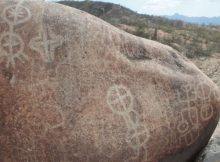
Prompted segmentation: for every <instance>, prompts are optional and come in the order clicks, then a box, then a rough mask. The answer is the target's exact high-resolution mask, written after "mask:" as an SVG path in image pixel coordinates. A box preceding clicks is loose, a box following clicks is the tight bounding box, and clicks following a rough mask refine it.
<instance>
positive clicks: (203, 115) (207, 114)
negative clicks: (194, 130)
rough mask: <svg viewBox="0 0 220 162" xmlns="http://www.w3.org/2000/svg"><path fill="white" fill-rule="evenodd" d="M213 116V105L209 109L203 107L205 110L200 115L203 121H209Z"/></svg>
mask: <svg viewBox="0 0 220 162" xmlns="http://www.w3.org/2000/svg"><path fill="white" fill-rule="evenodd" d="M213 114H214V108H213V106H212V105H211V106H209V107H203V109H201V111H200V115H201V118H202V120H203V121H207V120H209V119H211V118H212V116H213Z"/></svg>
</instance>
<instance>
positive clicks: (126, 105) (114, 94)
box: [107, 85, 150, 159]
mask: <svg viewBox="0 0 220 162" xmlns="http://www.w3.org/2000/svg"><path fill="white" fill-rule="evenodd" d="M133 102H134V97H133V95H132V94H131V92H130V90H128V89H127V88H126V87H125V86H123V85H113V86H112V87H111V88H110V89H109V90H108V93H107V103H108V105H109V108H110V109H111V110H112V112H114V113H115V114H117V115H120V116H122V117H123V119H124V121H125V124H126V126H127V135H126V142H127V143H128V145H129V146H130V147H131V148H132V149H133V150H134V152H135V154H136V156H135V157H134V158H138V157H139V155H140V149H141V148H145V147H146V143H147V142H148V140H149V138H150V135H149V131H148V129H147V128H146V126H145V125H143V124H142V123H141V122H140V115H139V114H138V112H137V111H136V110H134V108H133V106H134V105H133ZM145 156H147V155H146V154H145ZM146 159H147V158H146Z"/></svg>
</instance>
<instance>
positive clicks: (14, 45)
mask: <svg viewBox="0 0 220 162" xmlns="http://www.w3.org/2000/svg"><path fill="white" fill-rule="evenodd" d="M0 45H1V47H2V49H3V50H5V51H6V52H7V53H8V54H9V55H17V54H19V53H21V52H22V51H23V50H24V42H23V40H22V39H21V37H20V36H19V35H18V34H16V33H10V32H6V33H4V34H2V35H1V37H0Z"/></svg>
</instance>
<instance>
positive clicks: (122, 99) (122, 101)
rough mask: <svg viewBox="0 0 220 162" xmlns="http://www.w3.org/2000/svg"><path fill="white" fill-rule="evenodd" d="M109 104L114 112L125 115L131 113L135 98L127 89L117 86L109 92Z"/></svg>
mask: <svg viewBox="0 0 220 162" xmlns="http://www.w3.org/2000/svg"><path fill="white" fill-rule="evenodd" d="M107 103H108V105H109V107H110V108H111V110H112V111H113V112H115V113H116V114H118V115H123V114H125V113H128V112H130V111H131V109H132V106H133V96H132V95H131V92H130V91H129V90H128V89H127V88H126V87H124V86H122V85H115V86H113V87H111V88H110V89H109V91H108V94H107Z"/></svg>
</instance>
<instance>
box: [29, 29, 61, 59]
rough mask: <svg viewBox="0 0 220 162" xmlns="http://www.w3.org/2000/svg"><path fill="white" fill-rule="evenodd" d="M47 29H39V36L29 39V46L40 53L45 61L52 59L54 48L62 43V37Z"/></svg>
mask: <svg viewBox="0 0 220 162" xmlns="http://www.w3.org/2000/svg"><path fill="white" fill-rule="evenodd" d="M47 30H48V29H45V30H41V32H40V33H39V36H38V37H36V38H33V39H32V40H31V41H30V44H29V46H30V48H31V49H32V50H34V51H37V52H39V53H40V55H41V57H42V59H43V60H44V61H45V62H46V63H51V62H53V61H54V57H55V50H56V49H57V48H58V47H59V46H61V45H62V44H63V37H62V36H59V35H56V34H54V33H53V32H52V31H50V30H49V32H48V31H47Z"/></svg>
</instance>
